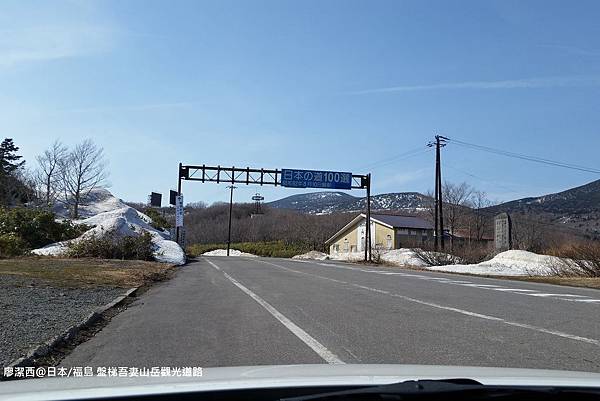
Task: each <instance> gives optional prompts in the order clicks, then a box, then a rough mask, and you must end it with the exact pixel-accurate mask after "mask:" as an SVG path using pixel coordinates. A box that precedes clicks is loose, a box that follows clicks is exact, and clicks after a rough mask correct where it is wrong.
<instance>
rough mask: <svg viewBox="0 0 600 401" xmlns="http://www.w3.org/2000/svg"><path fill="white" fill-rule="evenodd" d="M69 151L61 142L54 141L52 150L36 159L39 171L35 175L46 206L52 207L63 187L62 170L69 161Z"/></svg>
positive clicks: (46, 151) (49, 149) (47, 150)
mask: <svg viewBox="0 0 600 401" xmlns="http://www.w3.org/2000/svg"><path fill="white" fill-rule="evenodd" d="M68 152H69V149H68V148H67V147H66V146H65V145H63V144H62V143H61V142H60V141H54V143H53V144H52V145H51V146H50V148H48V149H46V150H45V151H44V153H42V154H41V155H39V156H37V157H36V160H37V162H38V169H37V171H36V173H35V181H36V186H37V187H38V188H39V189H40V192H41V193H40V195H41V196H42V197H43V199H44V203H45V205H46V206H51V205H52V203H54V201H55V200H56V198H57V196H58V195H59V193H60V191H61V187H62V173H61V169H62V168H63V167H64V166H65V164H66V161H67V156H68Z"/></svg>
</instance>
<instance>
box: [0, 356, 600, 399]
mask: <svg viewBox="0 0 600 401" xmlns="http://www.w3.org/2000/svg"><path fill="white" fill-rule="evenodd" d="M450 378H469V379H474V380H477V381H479V382H481V383H483V384H488V385H536V386H581V387H600V374H599V373H587V372H573V371H562V370H541V369H513V368H490V367H465V366H435V365H360V364H356V365H276V366H243V367H224V368H205V369H204V370H203V375H202V377H70V378H45V379H25V380H15V381H6V382H1V383H0V398H2V399H9V400H21V399H28V400H30V399H42V400H52V399H65V400H66V399H82V398H83V399H85V398H96V397H114V396H127V395H142V394H161V393H164V394H166V393H184V392H190V391H211V390H231V389H251V388H274V387H307V386H312V387H314V386H343V385H351V386H362V385H381V384H389V383H395V382H401V381H406V380H438V379H450Z"/></svg>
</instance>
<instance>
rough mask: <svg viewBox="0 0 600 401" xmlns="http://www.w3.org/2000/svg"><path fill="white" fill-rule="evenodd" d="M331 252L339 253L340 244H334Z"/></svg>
mask: <svg viewBox="0 0 600 401" xmlns="http://www.w3.org/2000/svg"><path fill="white" fill-rule="evenodd" d="M333 251H334V252H339V251H340V244H335V245H334V246H333Z"/></svg>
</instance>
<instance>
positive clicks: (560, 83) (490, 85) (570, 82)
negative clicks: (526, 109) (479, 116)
mask: <svg viewBox="0 0 600 401" xmlns="http://www.w3.org/2000/svg"><path fill="white" fill-rule="evenodd" d="M598 85H600V76H562V77H546V78H525V79H512V80H501V81H465V82H451V83H437V84H427V85H402V86H390V87H385V88H375V89H366V90H362V91H355V92H349V93H348V94H351V95H365V94H371V93H391V92H415V91H429V90H444V89H450V90H452V89H535V88H556V87H572V86H598Z"/></svg>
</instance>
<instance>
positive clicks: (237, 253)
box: [202, 249, 256, 258]
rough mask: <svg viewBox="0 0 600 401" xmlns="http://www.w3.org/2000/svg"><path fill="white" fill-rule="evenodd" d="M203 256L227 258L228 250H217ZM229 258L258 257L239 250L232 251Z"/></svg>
mask: <svg viewBox="0 0 600 401" xmlns="http://www.w3.org/2000/svg"><path fill="white" fill-rule="evenodd" d="M202 255H204V256H227V249H215V250H214V251H208V252H204V253H203V254H202ZM229 256H246V257H248V256H249V257H254V258H255V257H256V255H253V254H251V253H246V252H242V251H238V250H237V249H230V250H229Z"/></svg>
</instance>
